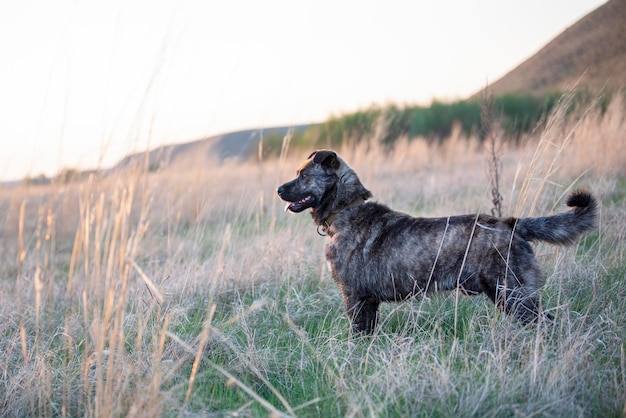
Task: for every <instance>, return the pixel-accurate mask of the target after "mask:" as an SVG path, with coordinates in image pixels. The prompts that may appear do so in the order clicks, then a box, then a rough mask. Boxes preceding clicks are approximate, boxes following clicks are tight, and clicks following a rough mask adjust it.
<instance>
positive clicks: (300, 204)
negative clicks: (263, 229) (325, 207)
mask: <svg viewBox="0 0 626 418" xmlns="http://www.w3.org/2000/svg"><path fill="white" fill-rule="evenodd" d="M312 200H313V196H307V197H305V198H304V199H300V200H298V201H297V202H287V205H285V212H287V211H290V212H301V211H303V210H304V209H306V208H309V207H311V202H312Z"/></svg>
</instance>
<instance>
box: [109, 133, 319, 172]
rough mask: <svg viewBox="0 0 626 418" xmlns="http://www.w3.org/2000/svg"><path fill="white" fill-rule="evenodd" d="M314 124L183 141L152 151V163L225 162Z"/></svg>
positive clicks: (131, 157) (129, 158) (155, 165)
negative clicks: (263, 142)
mask: <svg viewBox="0 0 626 418" xmlns="http://www.w3.org/2000/svg"><path fill="white" fill-rule="evenodd" d="M309 126H310V125H296V126H280V127H272V128H263V129H261V128H259V129H247V130H243V131H236V132H229V133H225V134H222V135H217V136H212V137H209V138H203V139H199V140H196V141H192V142H187V143H183V144H173V145H164V146H161V147H158V148H155V149H153V150H151V151H149V153H148V155H149V166H150V167H151V168H158V167H160V166H164V165H167V166H168V167H183V166H186V167H200V166H202V165H203V164H206V163H207V162H211V161H214V162H223V161H226V160H231V159H237V160H240V159H245V158H246V157H248V156H250V155H251V154H253V153H254V152H255V148H256V147H257V146H258V144H259V139H260V138H261V137H262V136H263V137H270V136H276V135H278V136H281V137H283V136H285V135H287V133H288V132H289V131H295V132H301V131H303V130H305V129H306V128H307V127H309ZM144 157H145V152H139V153H135V154H131V155H128V156H126V157H124V158H123V159H122V160H121V161H120V162H119V163H117V165H116V166H115V167H114V168H113V169H123V168H126V167H128V166H130V165H131V163H132V162H133V161H137V160H138V159H142V158H144Z"/></svg>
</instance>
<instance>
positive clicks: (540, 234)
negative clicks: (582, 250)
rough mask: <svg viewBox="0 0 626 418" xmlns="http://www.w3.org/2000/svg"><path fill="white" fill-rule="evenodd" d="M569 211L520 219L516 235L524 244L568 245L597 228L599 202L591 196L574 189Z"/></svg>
mask: <svg viewBox="0 0 626 418" xmlns="http://www.w3.org/2000/svg"><path fill="white" fill-rule="evenodd" d="M566 203H567V206H569V207H571V208H573V209H572V210H570V211H567V212H563V213H559V214H558V215H553V216H542V217H537V218H521V219H518V220H517V225H516V226H515V232H516V233H517V234H519V235H520V236H521V237H522V238H524V239H525V240H527V241H534V240H539V241H545V242H549V243H551V244H562V245H569V244H573V243H575V242H576V240H577V239H578V238H579V237H580V236H581V235H583V234H584V233H585V232H588V231H590V230H592V229H594V228H595V227H596V225H597V217H598V203H597V201H596V199H595V198H594V197H593V196H592V195H591V193H589V192H587V191H585V190H576V191H575V192H573V193H572V194H571V195H569V197H568V198H567V202H566Z"/></svg>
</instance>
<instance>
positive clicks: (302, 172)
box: [277, 150, 371, 213]
mask: <svg viewBox="0 0 626 418" xmlns="http://www.w3.org/2000/svg"><path fill="white" fill-rule="evenodd" d="M297 174H298V176H297V177H296V178H295V179H294V180H292V181H289V182H287V183H285V184H283V185H282V186H280V187H279V188H278V190H277V192H278V195H279V196H280V198H281V199H282V200H284V201H285V202H287V206H286V207H285V210H288V211H290V212H294V213H297V212H302V211H303V210H305V209H308V208H312V209H317V208H319V207H320V206H321V205H322V204H323V203H326V206H330V208H329V209H331V210H336V209H341V207H340V206H341V205H342V204H344V202H347V203H350V202H352V201H353V200H355V199H357V198H362V199H368V198H369V197H371V193H370V192H369V191H368V190H366V189H365V187H363V185H362V184H361V182H360V181H359V179H358V177H357V176H356V174H355V173H354V171H352V169H351V168H350V167H349V166H348V165H347V164H346V163H345V162H344V161H343V160H342V159H341V158H339V156H337V154H336V153H335V152H333V151H329V150H318V151H314V152H313V153H312V154H311V155H309V157H308V158H307V159H306V161H304V162H303V163H302V165H300V167H299V168H298V171H297ZM338 186H343V187H338Z"/></svg>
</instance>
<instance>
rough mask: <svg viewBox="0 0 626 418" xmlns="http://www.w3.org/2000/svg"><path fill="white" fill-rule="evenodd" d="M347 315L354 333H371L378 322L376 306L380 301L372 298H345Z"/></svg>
mask: <svg viewBox="0 0 626 418" xmlns="http://www.w3.org/2000/svg"><path fill="white" fill-rule="evenodd" d="M345 302H346V309H347V311H348V317H349V318H350V323H351V325H352V331H353V332H354V333H356V334H361V333H363V334H371V333H372V332H374V329H375V328H376V323H377V322H378V306H379V305H380V301H378V300H376V299H373V298H362V299H354V300H353V299H352V298H345Z"/></svg>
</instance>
